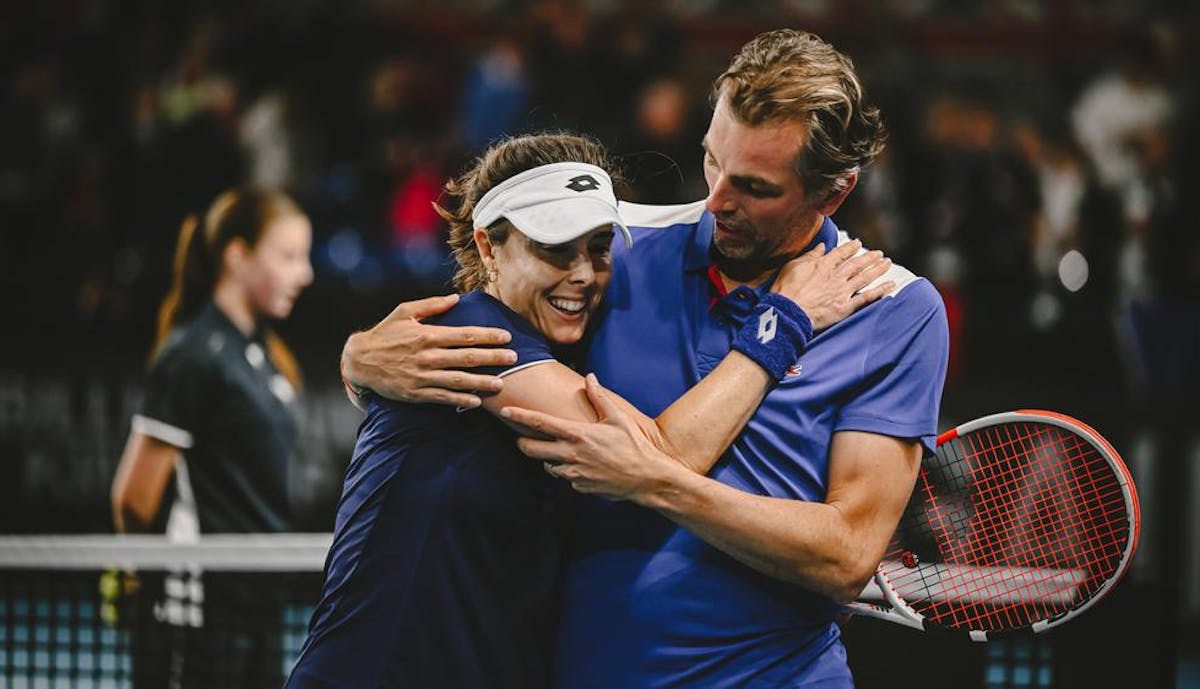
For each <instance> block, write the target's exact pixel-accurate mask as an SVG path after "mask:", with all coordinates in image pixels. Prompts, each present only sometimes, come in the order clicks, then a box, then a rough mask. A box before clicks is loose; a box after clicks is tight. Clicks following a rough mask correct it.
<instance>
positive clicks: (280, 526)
mask: <svg viewBox="0 0 1200 689" xmlns="http://www.w3.org/2000/svg"><path fill="white" fill-rule="evenodd" d="M311 235H312V230H311V227H310V224H309V221H308V219H307V217H305V215H304V213H303V212H302V211H301V210H300V208H299V207H298V206H297V205H296V204H295V202H293V201H292V200H291V199H290V198H288V197H287V196H286V195H284V194H282V193H278V192H270V191H257V190H236V191H228V192H225V193H224V194H222V195H221V196H219V197H218V198H217V199H216V201H214V202H213V204H212V206H211V207H210V208H209V210H208V212H207V213H206V214H205V215H204V217H203V218H195V217H193V218H189V219H188V220H187V221H186V222H185V223H184V225H183V229H182V231H181V232H180V237H179V245H178V248H177V249H176V257H175V267H174V282H173V285H172V287H171V290H170V292H169V293H168V294H167V297H166V298H165V299H164V301H163V304H162V307H161V308H160V310H159V319H158V336H157V339H156V342H155V347H154V354H153V357H152V363H151V368H150V373H149V380H148V382H147V387H146V394H145V399H144V400H143V402H142V405H141V408H140V411H139V413H138V414H136V415H134V418H133V422H132V428H131V431H130V435H129V439H128V441H127V443H126V446H125V451H124V453H123V455H122V457H121V462H120V466H119V467H118V469H117V474H116V478H115V479H114V481H113V487H112V506H113V519H114V521H115V525H116V528H117V531H120V532H125V531H145V530H149V529H150V528H151V526H152V525H153V524H154V523H155V522H156V521H157V519H158V516H159V515H160V513H161V512H163V511H164V509H165V510H166V511H167V516H166V529H167V533H168V535H169V536H171V537H173V538H175V539H177V540H190V539H194V538H196V537H197V536H198V535H199V534H201V533H259V532H281V531H290V530H292V529H293V522H292V518H291V515H290V512H289V509H288V500H287V486H288V468H289V466H290V464H291V462H292V458H293V455H294V453H295V448H296V435H297V425H296V419H295V401H296V395H297V391H298V390H299V387H300V373H299V368H298V367H297V365H296V361H295V358H294V357H293V356H292V355H291V353H290V352H289V351H288V349H287V347H286V346H285V345H284V344H283V342H282V340H280V339H279V337H278V336H277V335H275V334H274V333H273V332H272V331H271V330H270V323H271V322H272V321H275V320H281V319H284V318H286V317H287V316H288V315H289V314H290V313H291V310H292V306H293V305H294V303H295V301H296V298H297V297H298V296H299V294H300V292H301V291H302V290H303V289H304V288H305V287H306V286H307V285H308V284H309V283H311V282H312V267H311V265H310V264H309V258H308V257H309V250H310V247H311ZM172 476H174V477H175V499H174V501H173V502H172V504H171V505H169V507H168V506H165V505H164V499H163V498H164V495H166V494H167V487H168V483H169V479H170V478H171V477H172ZM171 576H176V575H168V578H170V577H171ZM180 576H182V575H180ZM170 583H171V582H168V588H172V587H171V586H170ZM148 584H149V582H147V581H145V580H143V590H144V592H145V593H146V594H147V595H146V597H147V598H149V596H150V595H153V594H156V593H158V592H157V591H146V589H148V588H152V587H151V586H149V585H148ZM174 588H175V589H176V590H183V591H185V592H194V593H198V594H199V595H193V596H192V597H191V598H190V599H189V597H188V596H183V597H182V598H181V597H179V596H174V597H172V598H170V599H167V600H163V601H154V603H156V604H155V605H152V606H148V607H149V608H151V609H152V611H153V616H154V618H155V619H156V620H157V622H159V623H161V624H162V626H161V627H160V628H159V629H158V630H157V633H154V632H152V633H149V634H145V633H143V634H138V635H137V637H138V640H135V644H138V645H142V646H143V648H142V649H137V650H139V651H143V652H140V653H135V655H139V656H140V657H139V658H138V659H137V664H136V665H135V674H136V675H137V677H136V679H137V680H138V682H137V683H138V684H139V685H141V684H143V683H144V684H145V685H147V686H150V685H152V684H161V682H162V681H163V680H167V681H169V682H170V684H171V686H177V685H179V684H180V683H182V686H190V685H195V686H225V687H235V686H238V687H241V686H279V684H280V682H281V681H282V677H281V676H280V670H281V662H280V657H279V649H278V645H279V640H278V638H275V637H277V636H278V625H279V620H278V617H279V610H278V606H277V605H276V604H273V603H272V601H270V600H268V599H265V598H264V597H263V596H262V595H260V593H261V592H259V591H257V589H258V588H259V587H255V586H253V585H246V584H245V583H241V584H238V585H232V582H229V581H222V580H221V578H219V577H216V576H212V575H208V576H206V577H205V580H204V587H203V589H200V587H198V586H194V585H190V583H189V585H185V586H178V585H177V586H175V587H174ZM146 612H147V614H149V613H150V612H151V610H147V611H146ZM235 612H236V613H237V615H236V617H237V618H240V619H238V620H234V619H231V618H233V617H235V615H234V614H233V613H235ZM258 617H265V618H268V619H264V620H257V619H256V618H258ZM200 641H203V642H204V644H203V647H201V644H199V643H198V642H200ZM145 644H150V645H156V648H157V650H155V649H149V648H146V647H145ZM201 673H204V674H203V676H201Z"/></svg>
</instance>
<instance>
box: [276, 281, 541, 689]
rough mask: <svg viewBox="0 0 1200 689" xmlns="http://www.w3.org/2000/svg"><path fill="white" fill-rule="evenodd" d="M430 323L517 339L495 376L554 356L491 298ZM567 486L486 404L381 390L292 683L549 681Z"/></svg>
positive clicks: (429, 687)
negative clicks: (441, 401) (415, 398)
mask: <svg viewBox="0 0 1200 689" xmlns="http://www.w3.org/2000/svg"><path fill="white" fill-rule="evenodd" d="M428 322H435V323H441V324H442V325H479V326H493V327H498V328H504V329H506V330H508V331H509V332H511V333H512V335H513V339H512V344H511V345H510V347H511V348H512V349H514V350H516V352H517V357H518V361H517V363H516V364H515V365H513V366H511V367H507V368H492V369H487V371H488V372H489V373H492V374H499V375H504V374H505V373H511V372H512V371H515V370H517V369H519V368H524V367H526V366H530V365H536V364H537V363H543V362H548V361H553V360H554V356H553V354H552V353H551V350H550V347H549V345H548V344H547V343H546V341H545V339H544V338H543V337H542V336H541V334H540V333H538V332H537V331H536V330H535V329H534V328H533V327H532V326H531V325H530V324H529V323H528V322H527V321H525V320H524V319H523V318H521V317H520V316H519V315H517V314H516V313H514V312H512V311H511V310H509V309H508V308H507V307H505V306H504V305H503V304H501V303H500V302H499V301H497V300H495V299H493V298H492V297H490V296H488V295H486V294H484V293H482V292H472V293H470V294H466V295H463V297H462V298H461V300H460V301H459V303H458V305H456V306H455V307H454V308H453V309H452V310H450V311H449V312H448V313H446V314H444V315H442V316H441V317H439V318H432V319H429V321H428ZM559 489H560V488H559V486H557V485H556V484H555V482H554V481H553V480H552V479H551V478H550V477H549V476H547V475H546V474H545V472H543V471H542V468H541V466H540V464H539V463H538V462H536V461H534V460H531V459H529V458H528V457H525V456H524V455H522V454H521V453H520V452H519V451H518V450H517V447H516V434H515V433H514V432H513V431H511V430H510V429H509V428H508V427H507V426H505V425H504V424H503V423H502V422H501V421H500V420H499V419H497V418H495V416H493V415H492V414H491V413H490V412H488V411H485V410H483V409H474V410H468V411H458V410H455V409H454V408H452V407H446V406H442V405H432V404H428V405H416V404H406V403H402V402H393V401H390V400H385V399H382V398H378V397H374V396H372V398H371V399H370V401H369V408H368V411H367V416H366V419H365V420H364V421H363V423H362V426H361V427H360V428H359V434H358V443H357V445H356V447H355V450H354V457H353V458H352V459H351V461H350V464H349V466H348V467H347V469H346V480H345V486H344V488H343V492H342V497H341V502H340V503H339V505H338V512H337V520H336V525H335V530H334V541H333V546H332V548H331V549H330V551H329V556H328V558H327V560H326V564H325V587H324V592H323V595H322V598H321V601H320V603H319V604H318V606H317V609H316V611H315V612H314V614H313V618H312V622H311V624H310V628H309V635H308V639H307V641H306V642H305V644H304V648H303V649H302V651H301V654H300V659H299V660H298V661H297V664H296V667H295V669H294V670H293V672H292V675H291V677H290V679H289V680H288V684H287V686H288V687H293V688H298V687H354V688H355V689H363V688H368V687H422V688H423V689H434V688H437V687H448V688H449V687H454V688H458V687H497V688H501V687H512V688H513V689H518V688H520V689H536V688H538V687H543V686H545V685H546V682H547V674H548V669H549V664H550V651H551V643H552V640H553V633H554V626H555V624H556V622H557V619H556V616H557V603H558V588H557V585H556V584H557V581H558V576H559V570H560V564H561V563H560V553H561V543H562V533H561V531H560V529H561V526H562V519H561V517H560V516H559V515H558V513H557V501H556V500H555V497H554V496H555V493H556V491H558V490H559Z"/></svg>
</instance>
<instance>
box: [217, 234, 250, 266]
mask: <svg viewBox="0 0 1200 689" xmlns="http://www.w3.org/2000/svg"><path fill="white" fill-rule="evenodd" d="M249 259H250V247H249V245H247V244H246V240H244V239H242V238H241V237H235V238H234V239H232V240H231V241H230V242H229V243H228V244H226V245H225V250H224V251H222V252H221V270H222V271H223V272H225V273H228V274H229V275H238V274H239V273H241V272H242V268H243V267H244V266H245V265H246V262H247V261H248V260H249Z"/></svg>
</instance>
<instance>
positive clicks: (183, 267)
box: [151, 215, 218, 359]
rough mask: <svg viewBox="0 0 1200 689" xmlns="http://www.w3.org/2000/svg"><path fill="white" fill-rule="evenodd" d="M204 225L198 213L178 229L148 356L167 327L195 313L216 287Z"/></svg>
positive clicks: (162, 340) (161, 341)
mask: <svg viewBox="0 0 1200 689" xmlns="http://www.w3.org/2000/svg"><path fill="white" fill-rule="evenodd" d="M204 225H205V224H204V223H203V222H202V221H201V220H200V218H199V217H198V216H196V215H189V216H188V217H187V219H186V220H184V221H183V227H182V228H181V229H180V230H179V242H178V244H177V245H176V246H175V261H174V264H173V270H172V275H171V289H170V291H168V292H167V296H166V297H165V298H164V299H163V301H162V305H160V306H159V307H158V327H157V329H156V330H155V335H154V349H153V354H152V355H151V358H152V359H153V358H154V357H157V356H158V353H159V352H160V351H162V347H163V344H164V343H165V342H166V341H167V335H169V334H170V333H171V329H172V328H174V327H175V326H176V325H177V324H179V323H180V322H181V321H185V320H187V319H189V318H191V317H192V316H194V315H196V313H197V312H199V310H200V307H202V306H203V305H204V304H205V302H207V301H208V299H209V298H210V297H211V296H212V291H213V288H214V287H215V286H216V281H217V276H216V272H217V268H216V266H217V264H218V262H217V261H214V260H213V259H212V258H210V257H209V256H208V242H207V241H206V240H207V238H206V237H205V234H206V231H205V230H206V228H205V226H204Z"/></svg>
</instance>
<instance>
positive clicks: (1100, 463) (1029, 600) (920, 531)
mask: <svg viewBox="0 0 1200 689" xmlns="http://www.w3.org/2000/svg"><path fill="white" fill-rule="evenodd" d="M915 496H916V499H914V500H913V501H912V502H910V505H909V509H908V510H907V511H906V513H905V515H904V517H903V520H902V522H901V526H900V528H899V529H898V531H897V537H896V539H894V540H893V542H892V544H891V547H890V548H889V553H888V555H887V556H886V558H885V559H886V562H885V565H884V566H883V567H882V568H881V572H882V573H883V575H884V577H885V578H886V579H887V580H888V582H889V583H890V584H891V586H892V587H893V588H894V589H895V590H896V591H897V593H898V594H899V596H900V597H901V598H902V599H904V600H905V602H906V603H908V604H909V605H910V606H911V607H912V608H913V609H915V610H916V611H917V612H920V613H921V614H923V615H925V617H926V618H927V619H929V620H930V621H932V622H935V623H937V624H941V625H943V626H949V627H953V628H964V629H965V628H969V629H980V630H989V629H1001V628H1014V627H1022V626H1027V625H1029V624H1032V623H1033V622H1036V621H1038V620H1042V619H1047V618H1049V617H1053V616H1054V615H1057V614H1060V613H1062V612H1065V611H1068V610H1071V609H1073V608H1075V607H1077V606H1078V605H1080V604H1082V602H1084V601H1086V600H1087V599H1088V598H1090V597H1091V596H1092V595H1093V594H1095V593H1096V591H1097V590H1099V588H1100V587H1101V586H1102V585H1103V584H1104V582H1105V581H1107V579H1108V578H1109V577H1111V576H1113V574H1114V573H1115V572H1116V570H1117V569H1118V567H1119V565H1120V561H1121V557H1122V553H1123V551H1124V549H1125V545H1126V542H1127V540H1128V538H1129V529H1128V520H1127V514H1126V511H1125V507H1126V506H1125V499H1124V494H1123V491H1122V487H1121V484H1120V481H1119V480H1118V479H1117V477H1116V475H1115V474H1114V472H1113V471H1112V469H1111V468H1110V466H1109V464H1108V462H1107V460H1106V459H1105V457H1104V456H1103V455H1102V454H1101V453H1100V452H1099V451H1098V450H1097V449H1096V448H1095V447H1094V446H1093V445H1092V444H1091V443H1090V442H1088V441H1087V440H1086V439H1085V438H1083V437H1081V436H1079V435H1077V434H1075V433H1072V432H1070V431H1068V430H1065V429H1063V428H1060V427H1058V426H1055V425H1051V424H1044V423H1032V422H1022V423H1010V424H1004V425H1000V426H995V427H989V428H985V429H981V430H980V431H977V432H975V433H971V434H968V435H965V436H962V437H959V438H958V439H956V440H953V441H950V442H947V443H945V444H943V445H942V446H940V447H939V449H938V453H937V455H936V456H935V457H934V458H931V459H929V460H927V461H926V464H925V466H924V467H923V470H922V473H921V476H920V478H919V479H918V484H917V488H916V494H915Z"/></svg>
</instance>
